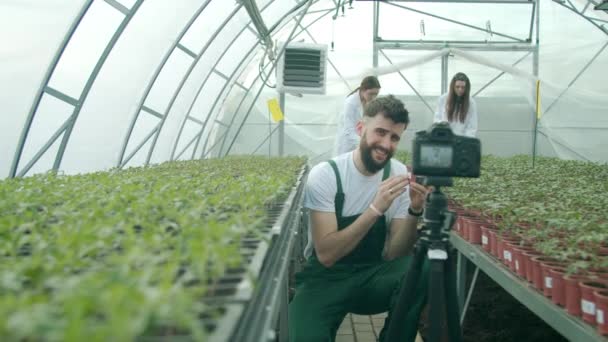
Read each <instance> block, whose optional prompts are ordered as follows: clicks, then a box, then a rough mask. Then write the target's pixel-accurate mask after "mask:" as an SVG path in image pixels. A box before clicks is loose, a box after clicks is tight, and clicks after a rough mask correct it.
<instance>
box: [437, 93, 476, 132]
mask: <svg viewBox="0 0 608 342" xmlns="http://www.w3.org/2000/svg"><path fill="white" fill-rule="evenodd" d="M447 98H448V94H443V95H441V97H439V101H438V103H437V109H436V110H435V117H434V118H433V122H441V121H445V122H448V115H447V113H446V112H445V102H446V100H447ZM450 127H451V128H452V132H454V134H456V135H464V136H467V137H472V138H474V137H476V136H477V103H475V100H474V99H473V98H472V97H471V98H469V111H468V112H467V116H466V119H464V122H460V121H455V122H450Z"/></svg>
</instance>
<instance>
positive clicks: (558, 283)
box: [545, 266, 566, 306]
mask: <svg viewBox="0 0 608 342" xmlns="http://www.w3.org/2000/svg"><path fill="white" fill-rule="evenodd" d="M565 274H566V268H565V267H562V266H556V267H550V268H549V275H548V276H549V277H551V281H552V282H553V284H552V285H553V289H552V290H551V300H552V301H553V303H555V304H557V305H559V306H566V287H565V285H564V275H565ZM545 279H546V278H545Z"/></svg>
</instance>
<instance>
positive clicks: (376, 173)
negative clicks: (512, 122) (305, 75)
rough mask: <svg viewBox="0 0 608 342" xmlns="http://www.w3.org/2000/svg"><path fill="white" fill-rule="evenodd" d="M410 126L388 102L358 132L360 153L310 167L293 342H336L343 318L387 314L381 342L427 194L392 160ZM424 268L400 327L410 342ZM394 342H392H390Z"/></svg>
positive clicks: (370, 111)
mask: <svg viewBox="0 0 608 342" xmlns="http://www.w3.org/2000/svg"><path fill="white" fill-rule="evenodd" d="M408 123H409V117H408V111H407V110H406V109H405V107H404V106H403V103H402V102H401V101H399V100H398V99H396V98H395V97H393V96H390V95H389V96H386V97H379V98H376V99H375V100H373V101H371V102H370V103H369V104H368V105H367V106H366V108H365V110H364V113H363V118H362V120H361V121H360V122H359V123H358V124H357V132H358V134H359V135H360V136H361V141H360V144H359V147H358V148H357V149H356V150H354V151H352V152H348V153H345V154H342V155H339V156H337V157H336V158H334V159H332V160H330V161H329V162H327V163H320V164H318V165H316V166H315V167H313V168H312V169H311V171H310V173H309V176H308V181H307V183H306V188H305V192H304V207H306V208H307V209H308V210H309V213H310V220H309V221H310V226H309V241H308V246H307V248H306V250H305V254H306V256H307V258H308V262H307V264H306V265H305V267H304V269H303V270H302V271H301V272H300V273H298V274H297V275H296V293H295V296H294V298H293V300H292V301H291V303H290V305H289V340H290V341H303V342H313V341H334V340H335V338H336V332H337V330H338V327H339V326H340V324H341V322H342V320H343V319H344V317H345V316H346V314H347V313H355V314H366V315H367V314H370V315H371V314H378V313H381V312H385V311H388V317H387V318H386V320H385V324H384V329H382V332H381V333H380V341H385V340H386V330H387V328H388V323H389V322H390V320H391V318H392V317H391V313H392V309H393V306H394V304H395V302H396V300H397V295H398V293H399V289H400V284H401V281H402V278H403V276H404V275H405V274H406V272H407V268H408V266H409V263H408V260H409V259H410V256H409V255H408V254H410V252H411V251H412V247H413V245H414V243H415V240H416V234H417V231H416V229H417V222H418V219H419V217H420V216H421V215H422V211H423V205H424V196H425V194H426V189H425V188H424V187H423V186H422V185H420V184H416V183H414V182H413V180H412V181H410V179H409V176H408V172H407V169H406V167H405V165H403V164H402V163H400V162H399V161H397V160H393V159H391V157H392V156H393V154H394V152H395V150H396V148H397V145H398V144H399V140H400V139H401V135H402V134H403V132H404V131H405V129H406V128H407V125H408ZM427 279H428V265H427V264H426V263H425V265H424V267H423V272H422V276H421V278H420V281H419V283H418V284H417V290H416V293H412V294H411V295H412V296H415V298H416V303H415V305H414V306H412V307H411V308H408V312H407V315H406V317H405V319H404V321H403V322H398V323H397V324H399V325H401V326H403V329H404V331H405V336H407V340H408V341H414V339H415V337H416V330H417V325H418V317H419V315H420V311H421V309H422V307H423V306H424V304H425V302H426V293H427V291H426V289H427V284H428V283H427ZM391 342H392V341H391Z"/></svg>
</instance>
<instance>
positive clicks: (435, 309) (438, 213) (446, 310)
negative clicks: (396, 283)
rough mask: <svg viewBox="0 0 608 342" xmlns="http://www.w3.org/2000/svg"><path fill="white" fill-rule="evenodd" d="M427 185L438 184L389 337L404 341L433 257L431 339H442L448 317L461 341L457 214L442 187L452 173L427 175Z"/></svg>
mask: <svg viewBox="0 0 608 342" xmlns="http://www.w3.org/2000/svg"><path fill="white" fill-rule="evenodd" d="M423 184H424V185H432V186H434V190H433V191H432V192H431V193H429V194H428V195H427V197H426V200H425V205H424V226H423V227H422V236H421V237H420V238H419V239H418V242H416V245H415V247H414V257H413V258H412V260H411V264H410V267H409V271H408V273H407V275H406V276H405V280H404V281H405V282H404V284H403V285H402V286H401V290H400V292H399V295H398V297H397V303H396V306H395V309H394V311H393V313H392V315H393V317H392V318H391V321H390V323H389V326H388V331H387V341H389V342H396V341H403V340H404V338H405V336H404V331H403V329H402V324H400V323H401V322H404V319H405V316H406V314H407V309H408V308H409V307H411V306H412V305H413V304H414V301H415V298H413V296H412V294H413V293H415V289H416V283H417V281H418V279H419V278H420V274H421V271H422V265H423V263H424V258H425V257H428V259H429V260H430V272H429V287H428V291H429V292H428V305H429V320H430V335H429V340H430V341H431V342H437V341H439V340H440V339H441V334H442V331H443V330H442V328H441V324H442V322H444V321H447V328H448V335H449V341H450V342H461V341H462V332H461V329H460V320H459V317H458V315H459V310H458V299H457V296H456V270H455V269H454V266H453V263H451V262H450V261H449V257H450V254H452V256H453V254H454V250H453V248H452V246H451V244H450V242H449V230H450V228H451V227H452V225H453V224H454V221H455V219H456V215H455V214H454V213H453V212H451V211H448V210H447V197H446V196H445V194H443V193H442V192H441V190H440V187H441V186H451V185H452V178H450V177H424V182H423Z"/></svg>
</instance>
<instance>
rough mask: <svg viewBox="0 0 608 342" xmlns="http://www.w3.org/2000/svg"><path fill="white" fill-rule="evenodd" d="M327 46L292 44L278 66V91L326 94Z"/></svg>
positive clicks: (286, 49) (288, 46)
mask: <svg viewBox="0 0 608 342" xmlns="http://www.w3.org/2000/svg"><path fill="white" fill-rule="evenodd" d="M326 65H327V45H317V44H307V43H290V44H289V45H287V48H285V53H283V56H282V57H281V59H279V62H278V64H277V90H278V91H279V92H286V93H299V94H325V80H326V76H327V67H326Z"/></svg>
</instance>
